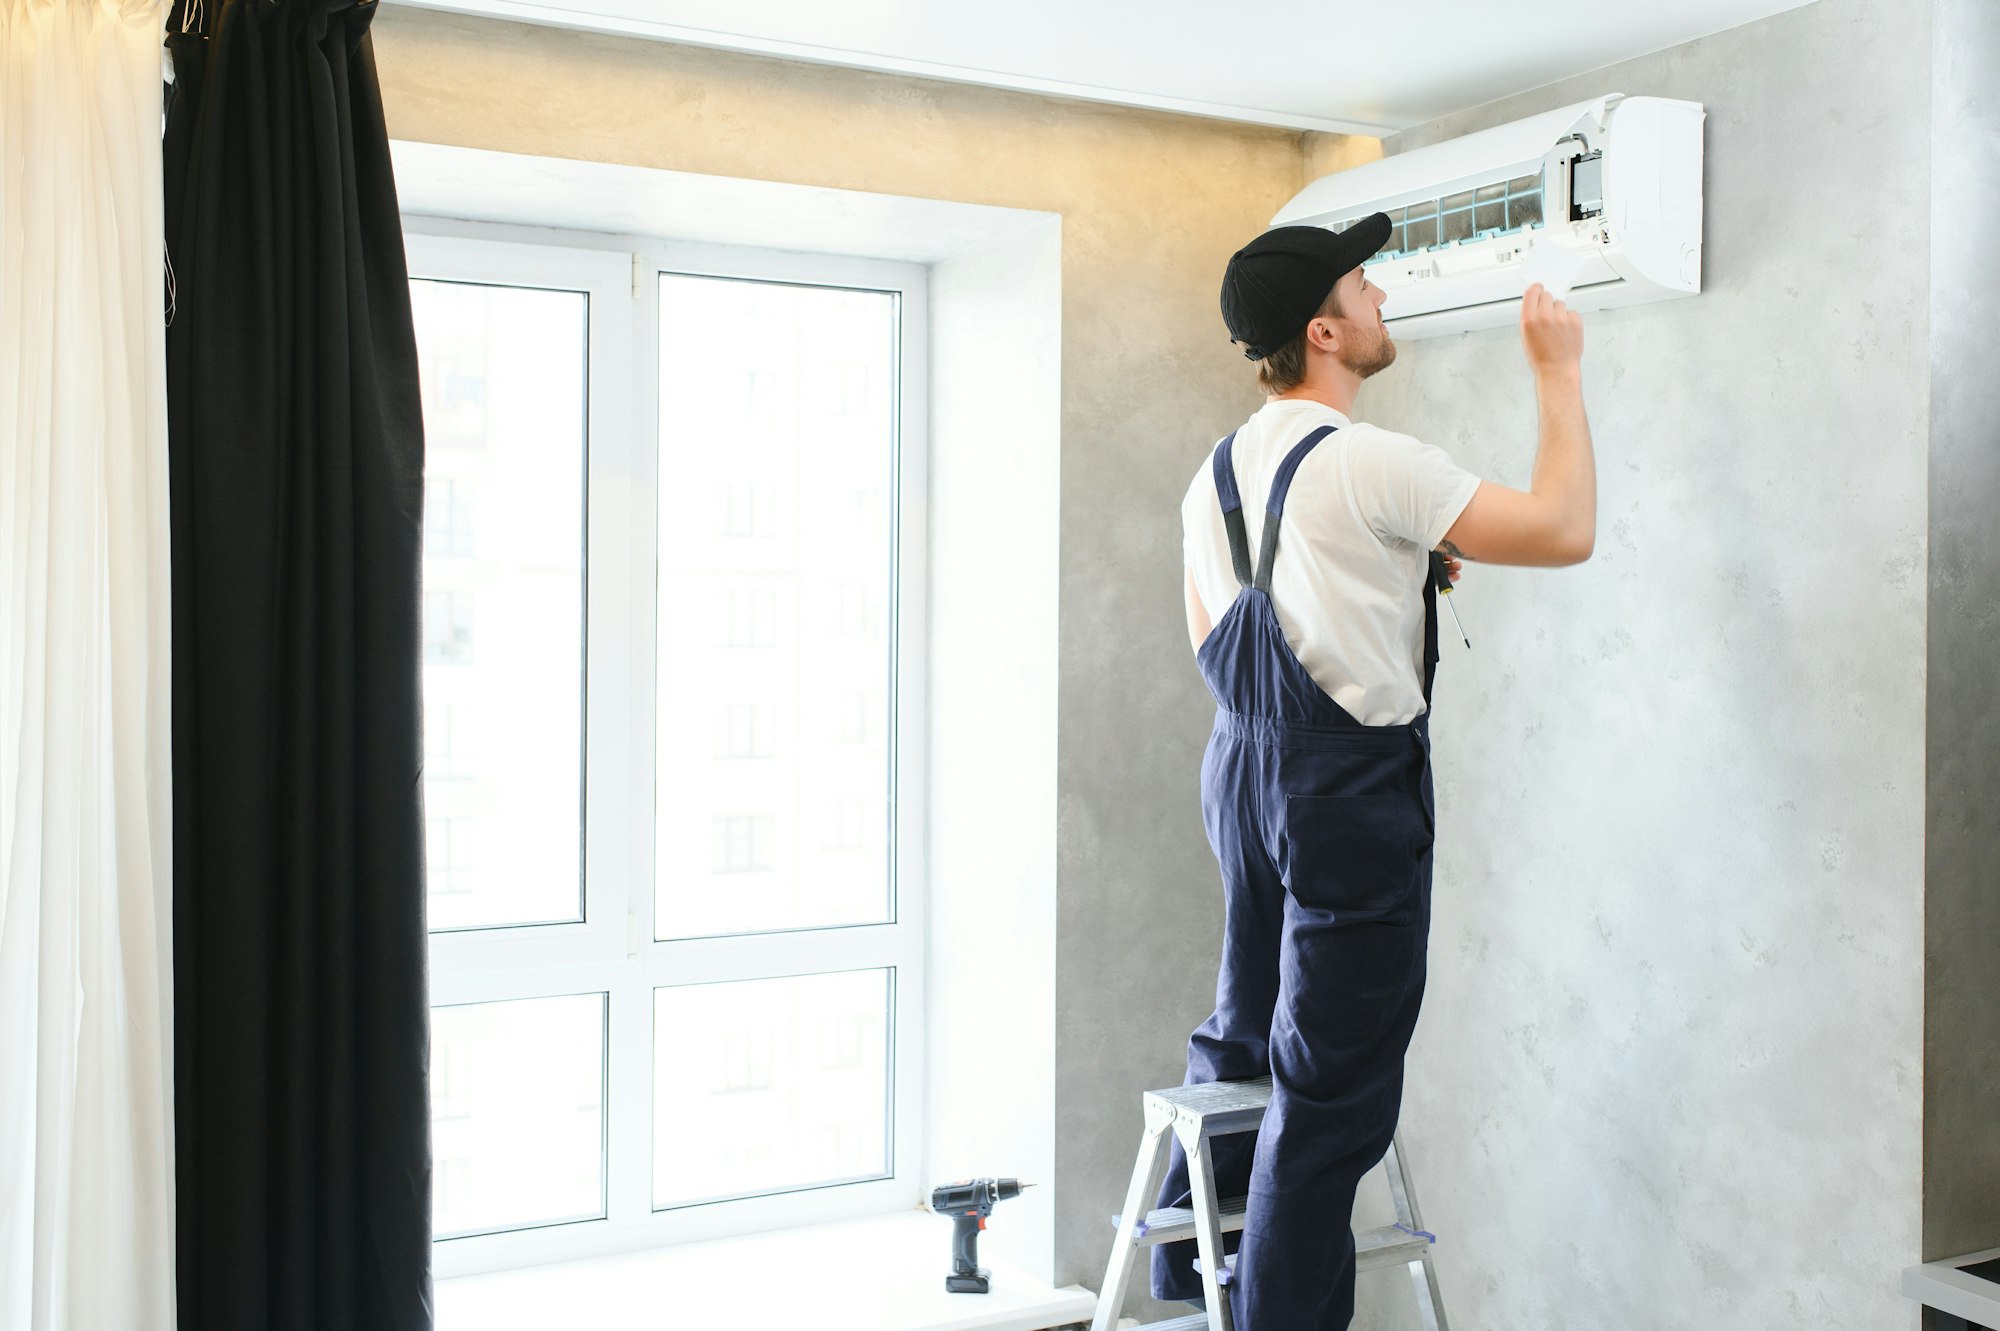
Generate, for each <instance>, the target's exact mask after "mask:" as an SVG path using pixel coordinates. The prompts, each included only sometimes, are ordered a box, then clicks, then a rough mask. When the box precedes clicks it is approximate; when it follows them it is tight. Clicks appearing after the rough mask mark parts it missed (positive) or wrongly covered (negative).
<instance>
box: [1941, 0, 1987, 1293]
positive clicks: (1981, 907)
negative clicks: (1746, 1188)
mask: <svg viewBox="0 0 2000 1331" xmlns="http://www.w3.org/2000/svg"><path fill="white" fill-rule="evenodd" d="M1934 14H1935V19H1934V22H1935V24H1936V27H1935V29H1934V31H1933V33H1932V48H1933V50H1934V51H1935V52H1936V73H1935V75H1934V76H1933V80H1932V85H1931V86H1932V97H1933V101H1932V121H1931V275H1932V285H1931V328H1932V333H1931V479H1930V552H1931V557H1930V691H1929V700H1930V709H1929V710H1930V716H1929V760H1930V762H1929V765H1930V808H1929V820H1928V830H1929V845H1928V853H1927V857H1926V862H1925V872H1926V879H1927V889H1926V894H1925V902H1926V920H1927V929H1926V934H1927V945H1926V948H1925V960H1924V978H1925V985H1924V1217H1923V1219H1924V1231H1923V1248H1924V1250H1923V1259H1924V1260H1925V1261H1937V1260H1940V1259H1942V1258H1946V1257H1956V1256H1958V1255H1959V1254H1961V1253H1966V1252H1977V1251H1980V1250H1981V1249H1985V1248H1991V1247H1996V1246H2000V858H1996V856H1995V854H1994V851H1995V840H1996V838H1995V835H1994V829H1995V826H1996V821H2000V820H1996V815H1995V809H1996V808H2000V708H1996V707H1995V706H1994V698H1995V696H1996V693H2000V690H1996V687H1995V686H1996V684H2000V611H1996V609H1995V601H1994V589H1995V588H1996V587H2000V522H1996V520H1995V514H1996V512H2000V376H1996V375H1995V374H1994V373H1993V328H1994V315H1993V309H1994V300H1995V298H1996V297H2000V252H1996V251H1995V249H1994V247H1993V245H1992V243H1991V236H1990V234H1987V233H1986V231H1985V229H1984V228H1980V227H1968V226H1966V225H1964V220H1965V219H1966V218H1969V217H1992V216H1995V215H1996V213H2000V6H1996V5H1994V4H1993V3H1992V0H1936V8H1935V10H1934Z"/></svg>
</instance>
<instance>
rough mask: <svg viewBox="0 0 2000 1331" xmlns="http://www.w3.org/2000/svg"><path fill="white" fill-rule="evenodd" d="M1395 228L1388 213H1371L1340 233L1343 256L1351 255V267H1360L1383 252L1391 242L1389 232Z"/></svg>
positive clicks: (1349, 265)
mask: <svg viewBox="0 0 2000 1331" xmlns="http://www.w3.org/2000/svg"><path fill="white" fill-rule="evenodd" d="M1394 229H1395V228H1394V227H1393V226H1392V225H1391V224H1390V222H1389V214H1387V213H1370V214H1368V216H1366V217H1364V218H1362V219H1361V220H1360V221H1359V222H1356V223H1355V224H1354V225H1353V226H1351V227H1349V228H1347V230H1345V231H1342V232H1340V233H1338V239H1339V240H1340V241H1342V242H1343V244H1342V250H1343V255H1342V257H1343V258H1348V257H1349V256H1351V258H1350V261H1349V263H1348V267H1349V268H1359V267H1360V266H1361V265H1362V264H1364V263H1366V262H1368V261H1369V260H1370V259H1372V258H1374V257H1375V256H1376V255H1377V254H1379V253H1381V252H1382V247H1383V246H1384V245H1386V244H1388V243H1389V233H1390V232H1391V231H1392V230H1394Z"/></svg>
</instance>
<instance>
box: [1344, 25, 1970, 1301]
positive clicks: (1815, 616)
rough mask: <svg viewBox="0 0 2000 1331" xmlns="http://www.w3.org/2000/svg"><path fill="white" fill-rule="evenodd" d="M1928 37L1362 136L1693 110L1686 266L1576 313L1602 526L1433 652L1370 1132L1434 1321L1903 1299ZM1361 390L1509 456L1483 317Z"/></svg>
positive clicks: (1889, 30)
mask: <svg viewBox="0 0 2000 1331" xmlns="http://www.w3.org/2000/svg"><path fill="white" fill-rule="evenodd" d="M1930 60H1931V48H1930V34H1929V27H1928V21H1927V7H1926V6H1923V5H1919V4H1911V3H1901V2H1899V0H1822V3H1819V4H1816V5H1812V6H1808V7H1806V8H1804V9H1801V10H1798V11H1795V12H1792V13H1788V14H1784V15H1781V16H1779V17H1776V18H1773V19H1770V20H1767V21H1764V22H1760V23H1757V24H1754V25H1750V26H1747V27H1743V28H1739V29H1736V30H1733V31H1730V32H1725V33H1722V34H1719V35H1717V36H1714V37H1711V38H1708V39H1705V40H1702V41H1699V42H1694V43H1691V44H1689V45H1686V46H1681V47H1677V48H1675V49H1672V50H1669V51H1665V52H1661V53H1658V54H1656V55H1652V56H1648V57H1645V58H1642V59H1639V60H1634V61H1631V62H1628V63H1626V64H1622V65H1618V66H1615V67H1613V68H1610V69H1607V70H1603V71H1599V72H1597V73H1594V74H1591V75H1589V76H1587V77H1584V78H1579V79H1575V80H1570V81H1566V82H1564V83H1562V84H1559V85H1556V86H1553V87H1550V88H1546V89H1543V90H1541V91H1539V92H1537V93H1534V94H1530V95H1527V96H1523V97H1519V98H1514V99H1510V100H1508V101H1506V102H1503V103H1499V104H1496V105H1493V106H1490V107H1485V108H1482V109H1481V110H1479V111H1477V112H1474V113H1469V114H1466V115H1463V116H1458V117H1454V118H1452V119H1451V120H1449V121H1446V122H1442V123H1439V124H1434V125H1430V126H1426V127H1423V128H1422V129H1419V130H1414V131H1410V132H1408V133H1406V134H1404V135H1401V136H1398V137H1396V138H1392V139H1391V140H1389V142H1388V143H1387V145H1386V146H1387V149H1388V151H1389V152H1390V153H1391V154H1393V153H1395V152H1398V151H1403V150H1407V149H1408V148H1410V147H1414V146H1417V145H1419V144H1422V143H1427V142H1433V141H1437V140H1440V139H1443V138H1448V137H1454V136H1456V135H1459V134H1462V133H1466V132H1470V131H1472V130H1476V129H1481V128H1485V127H1486V126H1489V125H1493V124H1499V123H1504V122H1506V121H1509V120H1513V119H1516V118H1518V117H1520V116H1523V115H1528V114H1532V113H1534V112H1536V111H1540V110H1544V109H1547V108H1550V107H1555V106H1560V105H1564V104H1566V103H1569V102H1574V101H1580V100H1583V99H1584V98H1587V97H1590V96H1593V95H1596V94H1599V93H1603V92H1624V93H1628V94H1655V95H1662V96H1672V97H1681V98H1688V99H1691V100H1696V101H1700V102H1703V103H1705V104H1706V106H1707V108H1708V122H1707V139H1706V144H1707V148H1706V160H1707V184H1706V205H1707V216H1706V237H1705V245H1706V249H1705V273H1704V278H1703V282H1704V291H1703V293H1702V294H1701V295H1699V296H1697V297H1694V298H1692V299H1686V300H1678V301H1670V302H1664V303H1660V304H1654V305H1645V306H1640V307H1638V308H1634V309H1628V310H1620V311H1614V312H1606V313H1601V314H1594V315H1589V316H1586V318H1585V339H1586V351H1585V356H1584V366H1585V371H1584V386H1585V394H1586V399H1587V402H1588V404H1589V408H1590V413H1591V424H1592V429H1593V434H1594V436H1595V440H1596V445H1597V456H1598V467H1599V489H1598V497H1599V525H1598V541H1597V553H1596V555H1595V557H1594V559H1593V560H1592V561H1591V562H1590V563H1588V564H1586V565H1583V566H1581V567H1579V568H1575V569H1565V570H1555V571H1537V570H1514V569H1495V568H1484V569H1482V568H1477V567H1475V568H1473V569H1471V570H1470V571H1469V572H1468V573H1467V576H1466V578H1465V581H1464V583H1462V584H1461V591H1462V597H1461V600H1462V602H1463V604H1462V606H1461V610H1462V612H1463V613H1464V615H1465V617H1466V621H1467V627H1468V629H1469V630H1470V632H1471V636H1472V643H1473V650H1472V651H1471V652H1470V653H1468V652H1466V651H1465V650H1464V649H1463V648H1462V647H1460V646H1459V645H1458V644H1456V643H1449V644H1448V646H1447V649H1446V659H1445V661H1444V664H1443V667H1442V670H1441V673H1440V679H1439V686H1438V703H1437V722H1436V730H1435V734H1436V736H1437V755H1438V763H1439V774H1438V803H1439V837H1440V855H1439V861H1438V879H1437V896H1436V906H1435V920H1434V925H1433V934H1432V938H1431V980H1430V989H1429V992H1428V994H1427V997H1426V1004H1425V1011H1424V1017H1423V1021H1422V1024H1421V1025H1420V1026H1419V1028H1418V1030H1417V1034H1416V1041H1415V1044H1414V1046H1413V1048H1412V1052H1411V1058H1410V1065H1409V1084H1408V1091H1407V1094H1406V1098H1405V1101H1404V1133H1405V1140H1406V1143H1407V1145H1408V1148H1409V1150H1410V1153H1411V1157H1412V1161H1413V1163H1414V1166H1415V1168H1416V1169H1417V1170H1418V1175H1417V1179H1418V1183H1419V1185H1420V1188H1421V1190H1422V1196H1423V1200H1424V1202H1425V1204H1426V1219H1427V1220H1428V1221H1429V1222H1430V1226H1429V1227H1430V1228H1432V1229H1434V1230H1436V1231H1438V1232H1439V1234H1440V1237H1441V1238H1442V1240H1443V1246H1441V1247H1440V1248H1439V1249H1438V1254H1439V1255H1438V1260H1439V1262H1440V1263H1441V1265H1442V1279H1443V1282H1444V1288H1445V1296H1446V1300H1447V1304H1448V1306H1449V1307H1450V1310H1451V1313H1452V1317H1453V1320H1454V1323H1456V1324H1460V1325H1466V1326H1472V1327H1479V1328H1489V1327H1490V1328H1502V1329H1505V1331H1512V1329H1514V1328H1535V1329H1536V1331H1561V1329H1562V1328H1574V1329H1575V1331H1595V1329H1596V1328H1602V1327H1619V1328H1623V1329H1624V1331H1670V1328H1671V1329H1678V1328H1686V1327H1716V1328H1724V1327H1727V1328H1751V1327H1757V1328H1772V1327H1796V1328H1800V1329H1801V1331H1804V1328H1815V1329H1830V1328H1853V1329H1854V1331H1862V1329H1863V1328H1865V1329H1866V1331H1886V1329H1887V1328H1892V1327H1914V1326H1916V1324H1917V1320H1918V1313H1917V1309H1916V1307H1915V1305H1913V1304H1911V1303H1909V1302H1908V1301H1906V1300H1905V1299H1903V1298H1902V1297H1901V1295H1900V1294H1899V1293H1898V1271H1899V1269H1900V1267H1901V1266H1903V1265H1904V1264H1906V1263H1908V1262H1911V1261H1914V1260H1917V1258H1916V1255H1915V1254H1916V1253H1917V1250H1918V1241H1919V1187H1920V1177H1919V1150H1920V1134H1921V1127H1922V1102H1921V1091H1922V1087H1923V1082H1924V1066H1923V1043H1922V1035H1923V1032H1922V1023H1923V1015H1924V1013H1923V996H1924V995H1923V969H1922V967H1923V953H1924V932H1923V915H1924V903H1923V889H1924V863H1923V857H1924V843H1923V802H1924V788H1925V787H1924V782H1925V751H1924V682H1925V681H1924V676H1925V671H1924V660H1925V656H1924V643H1925V602H1926V587H1925V567H1926V471H1927V467H1926V451H1927V447H1928V413H1929V402H1928V387H1927V355H1926V348H1927V342H1928V327H1927V317H1928V301H1927V299H1926V296H1927V291H1928V284H1929V278H1930V262H1929V254H1928V245H1927V235H1928V227H1927V225H1926V224H1925V221H1924V219H1923V218H1922V217H1921V216H1920V209H1919V208H1916V207H1912V206H1910V203H1909V201H1911V200H1921V199H1924V198H1926V197H1927V194H1928V189H1929V183H1930V182H1929V175H1928V159H1929V153H1930V135H1929V129H1930V126H1929V113H1928V108H1929V104H1930V89H1929V86H1928V81H1927V80H1928V77H1929V72H1930ZM1989 379H1990V375H1989ZM1361 409H1362V412H1363V414H1364V415H1366V416H1367V417H1368V418H1370V419H1372V420H1376V421H1379V422H1381V423H1382V424H1385V425H1388V426H1391V427H1393V428H1396V429H1401V430H1407V431H1410V432H1412V433H1414V434H1417V435H1419V436H1421V437H1423V438H1426V439H1429V440H1431V441H1433V442H1436V443H1438V444H1441V445H1443V446H1445V447H1446V448H1448V449H1450V450H1451V451H1452V452H1453V453H1454V454H1455V455H1456V456H1457V458H1458V459H1459V460H1460V461H1461V463H1463V464H1465V465H1467V466H1469V467H1471V468H1472V469H1474V470H1476V471H1478V472H1479V473H1481V474H1482V475H1485V476H1487V477H1489V478H1491V479H1493V480H1496V481H1501V482H1504V483H1508V484H1513V485H1517V486H1525V485H1526V483H1527V482H1528V479H1529V474H1530V464H1531V459H1532V457H1533V453H1534V430H1535V415H1534V399H1533V391H1532V384H1531V381H1530V379H1529V377H1528V374H1527V371H1526V369H1525V364H1524V361H1523V359H1522V355H1521V352H1520V349H1519V338H1518V334H1517V333H1515V332H1513V331H1506V330H1501V331H1493V332H1483V333H1473V334H1466V335H1461V336H1458V337H1454V338H1447V339H1440V340H1435V341H1421V342H1410V343H1407V344H1405V345H1404V346H1403V348H1402V354H1401V356H1400V358H1399V360H1398V362H1397V364H1396V365H1395V366H1394V367H1393V368H1391V369H1390V370H1388V371H1387V372H1385V373H1384V374H1382V375H1381V376H1380V377H1379V378H1377V379H1376V380H1374V381H1372V382H1371V383H1370V385H1369V386H1368V387H1367V388H1366V389H1365V390H1364V391H1363V394H1362V399H1361ZM1984 462H1985V459H1982V463H1984ZM1989 643H1990V636H1989ZM1989 1030H1990V1027H1989ZM1407 1283H1408V1282H1406V1281H1402V1280H1400V1279H1390V1278H1388V1277H1386V1276H1385V1277H1378V1278H1375V1279H1374V1280H1372V1281H1371V1280H1370V1279H1368V1278H1364V1279H1363V1280H1362V1282H1361V1299H1362V1303H1363V1307H1362V1312H1361V1314H1360V1316H1358V1318H1357V1322H1356V1325H1357V1326H1360V1327H1381V1328H1389V1327H1393V1326H1402V1325H1408V1324H1409V1323H1408V1322H1407V1321H1405V1320H1401V1319H1402V1318H1404V1317H1406V1316H1407V1313H1406V1312H1405V1311H1404V1308H1405V1306H1406V1305H1407V1304H1408V1302H1409V1298H1410V1296H1409V1293H1408V1291H1407V1288H1406V1286H1407Z"/></svg>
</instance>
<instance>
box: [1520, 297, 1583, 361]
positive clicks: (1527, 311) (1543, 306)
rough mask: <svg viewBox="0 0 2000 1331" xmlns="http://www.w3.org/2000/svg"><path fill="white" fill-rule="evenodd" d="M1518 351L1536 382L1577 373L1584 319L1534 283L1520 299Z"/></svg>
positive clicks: (1581, 353)
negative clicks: (1522, 353) (1519, 348)
mask: <svg viewBox="0 0 2000 1331" xmlns="http://www.w3.org/2000/svg"><path fill="white" fill-rule="evenodd" d="M1521 349H1522V350H1523V351H1525V352H1527V353H1528V364H1529V366H1530V367H1531V368H1533V370H1534V371H1535V375H1536V377H1537V378H1539V377H1541V376H1542V375H1545V374H1551V373H1556V374H1560V373H1565V372H1567V373H1570V374H1575V373H1577V371H1578V369H1579V367H1580V366H1581V364H1582V361H1583V316H1582V315H1580V314H1577V313H1576V312H1574V311H1573V310H1571V309H1570V308H1569V307H1568V306H1567V305H1564V304H1563V303H1562V302H1561V301H1559V300H1557V299H1555V298H1554V297H1553V296H1551V295H1549V291H1548V288H1547V287H1545V286H1543V285H1542V284H1541V283H1540V282H1537V283H1535V284H1534V285H1533V286H1531V287H1529V288H1528V292H1527V294H1526V295H1525V296H1523V297H1521Z"/></svg>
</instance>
